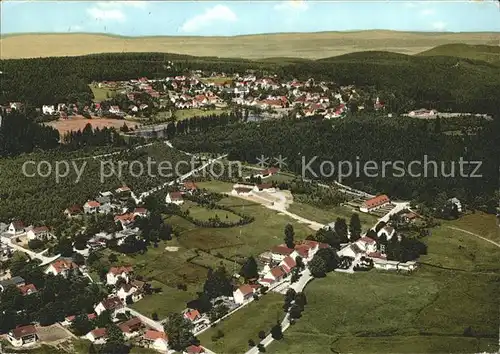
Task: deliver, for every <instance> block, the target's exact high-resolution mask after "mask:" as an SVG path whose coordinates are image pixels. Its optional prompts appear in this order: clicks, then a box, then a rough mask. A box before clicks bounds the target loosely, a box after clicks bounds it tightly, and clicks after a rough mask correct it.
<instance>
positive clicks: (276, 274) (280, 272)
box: [259, 266, 287, 286]
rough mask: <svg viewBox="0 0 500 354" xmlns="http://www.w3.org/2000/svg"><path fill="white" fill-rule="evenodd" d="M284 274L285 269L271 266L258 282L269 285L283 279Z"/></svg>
mask: <svg viewBox="0 0 500 354" xmlns="http://www.w3.org/2000/svg"><path fill="white" fill-rule="evenodd" d="M286 275H287V273H286V272H285V270H284V269H283V268H282V267H281V266H277V267H274V268H271V270H269V272H267V274H266V275H264V277H263V278H262V279H260V280H259V283H261V284H262V285H265V286H269V285H272V284H274V283H277V282H279V281H281V280H283V278H284V277H285V276H286Z"/></svg>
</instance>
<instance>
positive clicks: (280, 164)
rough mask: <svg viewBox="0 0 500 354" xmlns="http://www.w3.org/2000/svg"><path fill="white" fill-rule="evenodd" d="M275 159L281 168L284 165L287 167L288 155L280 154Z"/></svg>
mask: <svg viewBox="0 0 500 354" xmlns="http://www.w3.org/2000/svg"><path fill="white" fill-rule="evenodd" d="M274 160H275V161H276V164H277V165H278V167H279V168H280V169H281V168H283V167H286V166H287V164H286V162H285V161H286V157H283V156H281V155H279V156H278V157H275V158H274Z"/></svg>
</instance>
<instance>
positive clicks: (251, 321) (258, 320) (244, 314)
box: [198, 292, 284, 353]
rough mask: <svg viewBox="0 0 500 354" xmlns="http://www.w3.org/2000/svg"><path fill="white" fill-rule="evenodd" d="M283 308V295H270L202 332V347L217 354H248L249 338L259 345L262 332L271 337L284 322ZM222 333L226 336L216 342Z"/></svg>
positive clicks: (271, 293)
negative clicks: (269, 334)
mask: <svg viewBox="0 0 500 354" xmlns="http://www.w3.org/2000/svg"><path fill="white" fill-rule="evenodd" d="M282 307H283V296H282V295H279V294H276V293H273V292H270V293H268V294H266V295H264V296H262V297H261V298H260V299H259V300H258V301H254V302H252V303H251V304H249V305H247V306H246V307H245V308H243V309H241V310H239V311H236V312H235V313H234V314H232V315H231V316H229V317H228V318H227V319H225V320H223V321H222V322H220V323H218V324H217V326H216V327H213V328H210V329H209V330H208V331H206V332H204V333H202V334H201V335H200V336H199V338H198V339H199V340H200V341H201V345H203V346H206V347H207V348H208V349H210V350H213V351H215V352H216V353H244V352H246V351H247V350H248V349H249V347H248V340H249V339H253V340H254V341H255V342H258V341H259V337H258V333H259V331H265V332H266V334H267V333H269V331H270V330H271V327H272V326H273V325H274V324H275V323H276V321H277V320H279V321H281V320H282V319H283V317H284V313H283V309H282ZM218 331H222V333H224V337H222V338H220V339H218V340H217V341H212V336H213V335H215V334H216V333H217V332H218Z"/></svg>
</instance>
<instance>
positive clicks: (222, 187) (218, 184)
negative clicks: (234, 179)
mask: <svg viewBox="0 0 500 354" xmlns="http://www.w3.org/2000/svg"><path fill="white" fill-rule="evenodd" d="M196 185H197V186H198V188H204V189H206V190H208V191H211V192H216V193H228V192H231V190H232V189H233V184H232V183H228V182H223V181H218V180H212V181H207V182H196Z"/></svg>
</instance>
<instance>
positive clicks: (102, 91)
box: [89, 84, 116, 102]
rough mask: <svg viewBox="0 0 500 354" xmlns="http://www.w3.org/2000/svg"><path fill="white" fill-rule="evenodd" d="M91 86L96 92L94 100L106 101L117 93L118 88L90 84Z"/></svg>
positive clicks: (93, 91) (94, 92)
mask: <svg viewBox="0 0 500 354" xmlns="http://www.w3.org/2000/svg"><path fill="white" fill-rule="evenodd" d="M89 87H90V89H91V90H92V93H93V94H94V102H101V101H105V100H106V99H110V98H112V97H113V96H114V95H115V94H116V90H113V89H109V88H99V87H94V86H92V85H91V84H89Z"/></svg>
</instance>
